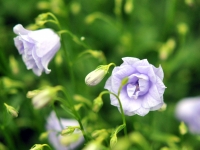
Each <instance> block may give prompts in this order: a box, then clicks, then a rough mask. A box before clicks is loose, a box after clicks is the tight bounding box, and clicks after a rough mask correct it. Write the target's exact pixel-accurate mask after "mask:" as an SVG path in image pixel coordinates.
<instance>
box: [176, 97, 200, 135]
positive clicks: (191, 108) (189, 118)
mask: <svg viewBox="0 0 200 150" xmlns="http://www.w3.org/2000/svg"><path fill="white" fill-rule="evenodd" d="M176 117H177V118H178V119H179V120H180V121H183V122H185V123H186V124H187V125H188V127H189V131H190V132H191V133H194V134H200V97H188V98H184V99H182V100H181V101H179V102H178V103H177V105H176Z"/></svg>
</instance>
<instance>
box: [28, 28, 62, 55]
mask: <svg viewBox="0 0 200 150" xmlns="http://www.w3.org/2000/svg"><path fill="white" fill-rule="evenodd" d="M28 36H29V37H30V38H31V39H33V40H34V41H35V43H37V45H36V46H37V47H38V48H37V49H36V54H37V55H38V57H43V56H44V55H46V54H47V53H49V52H51V50H52V49H54V47H57V49H59V48H60V37H59V36H58V35H57V34H56V33H55V32H54V31H53V30H51V29H41V30H37V31H33V32H30V33H29V34H28Z"/></svg>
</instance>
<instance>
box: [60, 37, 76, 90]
mask: <svg viewBox="0 0 200 150" xmlns="http://www.w3.org/2000/svg"><path fill="white" fill-rule="evenodd" d="M61 42H62V46H63V50H64V54H65V56H66V62H67V66H68V67H69V74H70V78H71V81H72V89H74V83H75V82H74V81H75V79H74V72H73V70H72V62H71V59H70V56H69V54H68V52H67V49H66V46H65V43H64V41H63V38H62V35H61Z"/></svg>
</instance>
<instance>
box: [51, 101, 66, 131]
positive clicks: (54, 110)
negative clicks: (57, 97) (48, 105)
mask: <svg viewBox="0 0 200 150" xmlns="http://www.w3.org/2000/svg"><path fill="white" fill-rule="evenodd" d="M53 110H54V111H55V113H56V117H57V118H58V122H59V125H60V127H61V129H64V127H63V125H62V123H61V120H60V117H59V115H58V112H57V110H56V108H55V105H54V104H53Z"/></svg>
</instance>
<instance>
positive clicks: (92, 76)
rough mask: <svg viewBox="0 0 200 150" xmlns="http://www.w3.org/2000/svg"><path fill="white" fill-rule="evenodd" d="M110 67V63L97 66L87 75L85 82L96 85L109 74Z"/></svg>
mask: <svg viewBox="0 0 200 150" xmlns="http://www.w3.org/2000/svg"><path fill="white" fill-rule="evenodd" d="M109 67H110V64H109V65H101V66H99V67H97V69H95V70H94V71H92V72H90V73H89V74H88V75H87V76H86V77H85V83H86V84H87V85H89V86H95V85H97V84H99V82H101V80H102V79H103V78H104V77H105V75H106V74H107V72H108V69H109Z"/></svg>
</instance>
